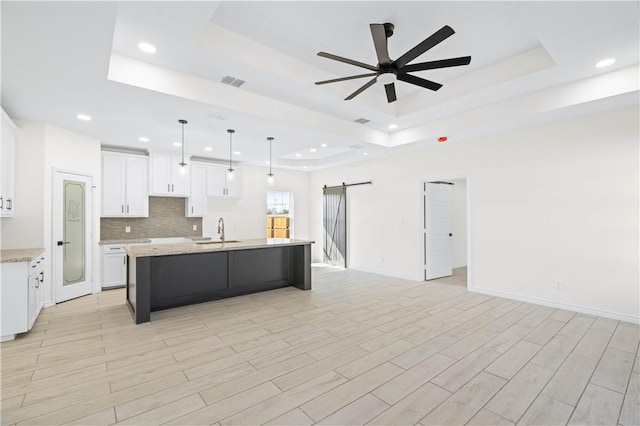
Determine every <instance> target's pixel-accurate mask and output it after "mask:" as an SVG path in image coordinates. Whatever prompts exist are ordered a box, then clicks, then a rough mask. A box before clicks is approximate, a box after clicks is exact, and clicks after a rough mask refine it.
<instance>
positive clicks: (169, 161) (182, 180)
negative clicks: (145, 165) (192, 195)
mask: <svg viewBox="0 0 640 426" xmlns="http://www.w3.org/2000/svg"><path fill="white" fill-rule="evenodd" d="M149 160H150V162H151V167H150V169H151V173H150V181H151V191H150V194H149V195H160V196H175V197H187V196H188V195H189V193H188V191H189V187H188V170H187V173H183V172H182V171H181V169H182V168H181V167H180V162H181V160H182V158H181V157H180V156H178V155H168V154H157V153H152V154H150V155H149ZM187 169H188V167H187Z"/></svg>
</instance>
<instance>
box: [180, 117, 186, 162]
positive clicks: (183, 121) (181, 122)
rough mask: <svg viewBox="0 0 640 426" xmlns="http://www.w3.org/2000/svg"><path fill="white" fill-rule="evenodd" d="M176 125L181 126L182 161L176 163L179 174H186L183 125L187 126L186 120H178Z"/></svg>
mask: <svg viewBox="0 0 640 426" xmlns="http://www.w3.org/2000/svg"><path fill="white" fill-rule="evenodd" d="M178 123H180V125H181V126H182V144H181V145H180V146H181V147H182V161H181V162H180V163H178V164H179V165H180V174H185V173H187V163H185V162H184V125H185V124H187V120H178Z"/></svg>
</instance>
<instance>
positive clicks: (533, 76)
mask: <svg viewBox="0 0 640 426" xmlns="http://www.w3.org/2000/svg"><path fill="white" fill-rule="evenodd" d="M1 8H2V10H1V12H2V74H1V77H2V87H1V89H2V106H3V108H5V110H6V111H7V112H8V113H9V115H10V116H12V117H14V118H17V119H25V120H36V121H43V122H47V123H51V124H54V125H57V126H60V127H64V128H68V129H71V130H74V131H77V132H80V133H84V134H87V135H90V136H92V137H95V138H97V139H100V140H101V141H102V143H103V144H105V145H111V146H122V147H129V148H138V149H147V150H154V149H156V150H179V148H175V147H173V146H172V143H173V142H175V141H179V139H180V127H179V125H178V122H177V120H178V119H182V118H183V119H186V120H188V121H189V124H188V125H187V126H186V128H185V148H186V150H187V152H188V153H190V154H192V155H195V156H199V157H211V158H217V159H225V160H227V159H228V156H229V138H228V134H227V132H226V129H228V128H233V129H235V130H236V133H235V135H234V151H236V150H237V151H240V152H241V154H240V155H236V156H234V160H235V161H241V162H245V163H248V164H260V165H265V162H266V160H268V153H269V150H268V143H267V141H266V138H267V137H268V136H273V137H274V138H275V140H274V143H273V152H274V166H276V167H289V168H297V169H300V170H303V167H304V169H307V170H313V169H316V168H321V167H328V166H332V165H336V164H342V163H347V162H353V161H362V160H365V159H367V158H372V157H376V156H383V155H387V154H389V153H392V152H395V151H397V150H400V149H410V148H411V147H414V146H418V145H425V144H433V145H435V144H436V142H435V141H436V139H437V137H438V136H445V135H446V136H448V137H449V141H448V142H447V143H456V142H458V141H460V140H464V139H467V138H471V137H475V136H478V135H483V134H490V133H492V132H498V131H504V130H506V129H511V128H515V127H519V126H524V125H529V124H533V123H540V122H544V121H549V120H554V119H559V118H564V117H567V116H572V115H579V114H586V113H589V112H593V111H596V110H602V109H613V108H619V107H622V106H626V105H629V104H637V103H638V86H639V83H638V70H639V68H638V62H639V58H638V55H639V51H640V46H639V39H640V37H639V28H640V22H639V2H637V1H634V2H612V1H604V2H432V1H423V2H418V1H412V2H398V1H373V2H367V1H354V2H341V1H327V2H309V1H301V2H291V1H287V2H271V1H256V2H251V1H229V2H150V1H145V2H123V3H117V2H11V1H2V3H1ZM384 22H392V23H393V24H394V25H395V33H394V35H393V36H392V37H391V38H390V39H389V51H390V55H391V57H392V58H397V57H399V56H400V55H402V54H403V53H404V52H406V51H407V50H409V49H410V48H412V47H413V46H414V45H416V44H417V43H419V42H420V41H422V40H423V39H425V38H426V37H428V36H429V35H431V34H432V33H434V32H435V31H437V30H438V29H440V28H441V27H442V26H444V25H449V26H451V27H453V28H454V30H455V31H456V34H454V35H453V36H452V37H450V38H449V39H447V40H445V41H444V42H442V43H441V44H439V45H437V46H436V47H434V48H433V49H431V50H430V51H428V52H426V53H425V54H423V55H422V56H420V57H419V58H418V59H416V60H415V61H414V62H423V61H429V60H436V59H444V58H449V57H457V56H466V55H471V56H472V61H471V64H470V65H469V66H466V67H457V68H448V69H440V70H433V71H423V72H420V73H416V74H417V75H419V76H422V77H423V78H428V79H430V80H434V81H437V82H439V83H442V84H444V86H443V88H442V89H441V90H439V91H438V92H432V91H429V90H425V89H422V88H418V87H416V86H412V85H409V84H406V83H403V82H397V83H396V90H397V94H398V101H396V102H394V103H392V104H389V103H387V102H386V97H385V95H384V89H383V88H382V87H381V86H380V85H379V84H376V85H374V86H373V87H372V88H370V89H369V90H367V91H365V92H364V93H362V94H361V95H359V96H358V97H356V98H355V99H353V100H351V101H344V100H343V98H344V97H346V96H347V95H348V94H350V93H351V92H353V91H354V90H356V89H357V88H358V87H360V86H361V85H362V84H363V83H364V82H366V80H367V79H363V80H352V81H347V82H341V83H335V84H328V85H323V86H316V85H314V84H313V83H314V82H315V81H319V80H325V79H330V78H337V77H344V76H349V75H355V74H361V73H364V72H366V70H362V69H359V68H357V67H354V66H350V65H347V64H343V63H339V62H335V61H331V60H329V59H325V58H321V57H318V56H317V55H316V53H317V52H319V51H325V52H330V53H333V54H336V55H339V56H344V57H348V58H351V59H355V60H357V61H361V62H365V63H369V64H372V65H376V62H377V61H376V56H375V50H374V47H373V42H372V40H371V34H370V31H369V25H368V24H370V23H384ZM141 41H146V42H149V43H151V44H153V45H155V46H156V48H157V52H156V53H155V54H146V53H143V52H141V51H140V50H138V48H137V44H138V43H139V42H141ZM608 57H614V58H615V59H616V63H615V64H614V65H612V66H610V67H607V68H603V69H600V68H596V67H595V64H596V62H597V61H599V60H601V59H604V58H608ZM224 76H233V77H235V78H239V79H241V80H245V81H246V82H245V83H244V84H243V85H242V86H241V87H239V88H237V87H232V86H228V85H224V84H222V83H220V80H221V79H222V77H224ZM78 113H86V114H89V115H91V116H92V117H93V119H92V121H90V122H81V121H78V120H77V119H76V115H77V114H78ZM357 118H366V119H368V120H370V122H368V123H366V124H358V123H355V122H354V120H355V119H357ZM391 123H394V124H397V125H398V128H397V129H395V130H390V129H389V128H388V127H387V126H388V125H389V124H391ZM141 136H145V137H148V138H149V139H150V142H146V143H144V142H140V141H139V140H138V138H139V137H141ZM321 144H327V147H326V148H322V147H321ZM205 147H211V148H212V149H213V150H212V151H205V150H204V148H205ZM310 149H316V150H317V151H316V152H310V151H309V150H310ZM296 154H300V156H296ZM365 154H366V155H365Z"/></svg>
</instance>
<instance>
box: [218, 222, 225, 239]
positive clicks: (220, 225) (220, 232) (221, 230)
mask: <svg viewBox="0 0 640 426" xmlns="http://www.w3.org/2000/svg"><path fill="white" fill-rule="evenodd" d="M218 235H220V241H222V244H224V219H222V218H220V219H218Z"/></svg>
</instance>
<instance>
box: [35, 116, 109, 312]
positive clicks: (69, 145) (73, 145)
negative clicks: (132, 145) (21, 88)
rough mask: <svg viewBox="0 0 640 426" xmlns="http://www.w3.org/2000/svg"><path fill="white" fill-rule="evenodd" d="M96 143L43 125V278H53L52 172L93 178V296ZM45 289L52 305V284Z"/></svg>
mask: <svg viewBox="0 0 640 426" xmlns="http://www.w3.org/2000/svg"><path fill="white" fill-rule="evenodd" d="M100 160H101V157H100V141H99V140H97V139H93V138H90V137H88V136H85V135H81V134H79V133H75V132H72V131H70V130H66V129H62V128H59V127H55V126H52V125H49V124H47V125H46V126H45V163H44V171H45V172H44V246H45V249H46V250H47V253H49V262H48V263H47V264H46V266H45V268H46V269H45V274H47V276H49V277H53V268H52V266H53V265H52V263H53V261H54V256H53V250H56V249H57V246H54V245H53V241H52V226H53V224H52V206H53V173H54V170H56V169H57V170H61V171H70V172H78V173H81V174H86V175H90V176H92V177H93V186H94V188H93V197H92V198H93V199H92V208H93V218H94V220H93V230H92V232H93V258H92V274H93V275H92V282H93V288H94V292H97V291H100V278H99V277H100V249H99V246H98V241H99V240H100V198H101V197H100V194H101V192H100V188H101V176H102V173H101V161H100ZM48 283H49V285H48V286H47V285H45V289H44V298H45V304H48V303H53V301H54V298H53V288H52V284H53V280H52V279H50V280H49V281H48Z"/></svg>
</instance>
